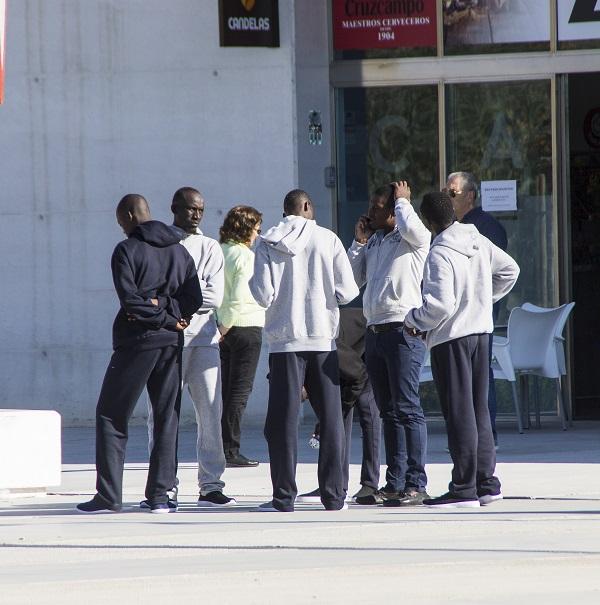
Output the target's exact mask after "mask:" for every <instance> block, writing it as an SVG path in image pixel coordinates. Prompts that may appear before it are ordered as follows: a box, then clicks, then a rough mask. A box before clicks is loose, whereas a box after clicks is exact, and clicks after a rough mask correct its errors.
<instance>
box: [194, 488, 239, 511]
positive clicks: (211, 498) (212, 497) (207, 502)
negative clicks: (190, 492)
mask: <svg viewBox="0 0 600 605" xmlns="http://www.w3.org/2000/svg"><path fill="white" fill-rule="evenodd" d="M236 504H237V502H236V501H235V498H228V497H227V496H226V495H225V494H224V493H223V492H219V491H216V490H215V491H214V492H209V493H208V494H205V495H204V496H203V495H202V494H200V496H199V498H198V506H202V507H205V508H210V507H215V506H217V507H220V506H235V505H236Z"/></svg>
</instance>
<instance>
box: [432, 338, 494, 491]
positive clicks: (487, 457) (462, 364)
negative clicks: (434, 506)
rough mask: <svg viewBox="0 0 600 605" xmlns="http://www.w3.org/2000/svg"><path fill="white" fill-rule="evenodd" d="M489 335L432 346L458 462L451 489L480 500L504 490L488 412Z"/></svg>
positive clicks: (436, 377) (435, 376)
mask: <svg viewBox="0 0 600 605" xmlns="http://www.w3.org/2000/svg"><path fill="white" fill-rule="evenodd" d="M489 342H490V339H489V334H473V335H471V336H464V337H463V338H457V339H455V340H450V341H448V342H444V343H442V344H440V345H436V346H435V347H433V348H432V349H431V369H432V373H433V379H434V381H435V386H436V389H437V392H438V395H439V398H440V403H441V406H442V413H443V414H444V419H445V420H446V428H447V431H448V447H449V449H450V456H451V457H452V462H453V463H454V468H453V469H452V481H451V483H450V486H449V491H450V493H452V494H454V495H456V496H458V497H460V498H476V497H477V496H483V495H488V494H497V493H499V492H500V481H498V479H497V478H496V477H495V476H494V471H495V469H496V451H495V449H494V438H493V435H492V425H491V422H490V413H489V410H488V372H489V367H490V366H489V354H488V350H489V349H488V347H489Z"/></svg>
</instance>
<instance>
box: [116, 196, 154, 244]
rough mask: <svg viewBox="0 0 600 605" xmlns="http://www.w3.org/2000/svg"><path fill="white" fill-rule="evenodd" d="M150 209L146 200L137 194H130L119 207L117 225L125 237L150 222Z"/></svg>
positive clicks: (122, 200)
mask: <svg viewBox="0 0 600 605" xmlns="http://www.w3.org/2000/svg"><path fill="white" fill-rule="evenodd" d="M150 218H151V217H150V208H149V207H148V202H147V201H146V198H145V197H144V196H142V195H139V194H137V193H128V194H127V195H126V196H125V197H123V198H122V199H121V201H120V202H119V203H118V205H117V223H119V225H120V226H121V229H123V232H124V233H125V235H131V232H132V231H133V230H134V229H135V228H136V227H137V226H138V225H141V224H142V223H145V222H146V221H149V220H150Z"/></svg>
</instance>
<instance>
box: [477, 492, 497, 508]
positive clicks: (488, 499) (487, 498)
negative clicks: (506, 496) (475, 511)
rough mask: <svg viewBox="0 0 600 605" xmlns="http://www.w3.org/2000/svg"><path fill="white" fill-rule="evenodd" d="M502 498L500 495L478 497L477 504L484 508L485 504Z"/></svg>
mask: <svg viewBox="0 0 600 605" xmlns="http://www.w3.org/2000/svg"><path fill="white" fill-rule="evenodd" d="M502 497H503V496H502V494H486V495H485V496H479V504H481V506H485V505H486V504H491V503H492V502H497V501H498V500H502Z"/></svg>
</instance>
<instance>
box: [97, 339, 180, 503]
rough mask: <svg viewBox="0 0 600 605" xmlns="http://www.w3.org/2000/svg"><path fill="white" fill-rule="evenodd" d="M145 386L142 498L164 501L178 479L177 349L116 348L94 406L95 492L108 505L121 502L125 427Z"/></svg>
mask: <svg viewBox="0 0 600 605" xmlns="http://www.w3.org/2000/svg"><path fill="white" fill-rule="evenodd" d="M144 387H146V388H147V389H148V395H149V398H150V403H151V405H152V414H153V418H154V434H153V443H154V445H153V447H152V452H151V453H150V467H149V469H148V479H147V482H146V498H147V499H148V500H149V501H150V502H156V503H158V502H166V501H167V499H168V497H167V490H169V489H171V488H172V487H173V486H174V485H175V482H176V474H177V429H178V426H179V411H180V408H181V348H180V347H178V346H170V347H163V348H159V349H150V350H138V349H136V348H127V349H117V350H116V351H115V352H114V353H113V355H112V357H111V360H110V363H109V364H108V368H107V370H106V374H105V376H104V381H103V383H102V390H101V391H100V398H99V400H98V406H97V408H96V471H97V479H96V490H97V492H98V495H99V497H100V498H101V499H102V500H103V501H105V502H106V503H107V504H108V505H110V506H118V505H121V503H122V499H123V465H124V463H125V448H126V446H127V437H128V426H127V425H128V423H129V419H130V418H131V414H132V413H133V409H134V407H135V404H136V403H137V400H138V399H139V397H140V395H141V394H142V391H143V390H144Z"/></svg>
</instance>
